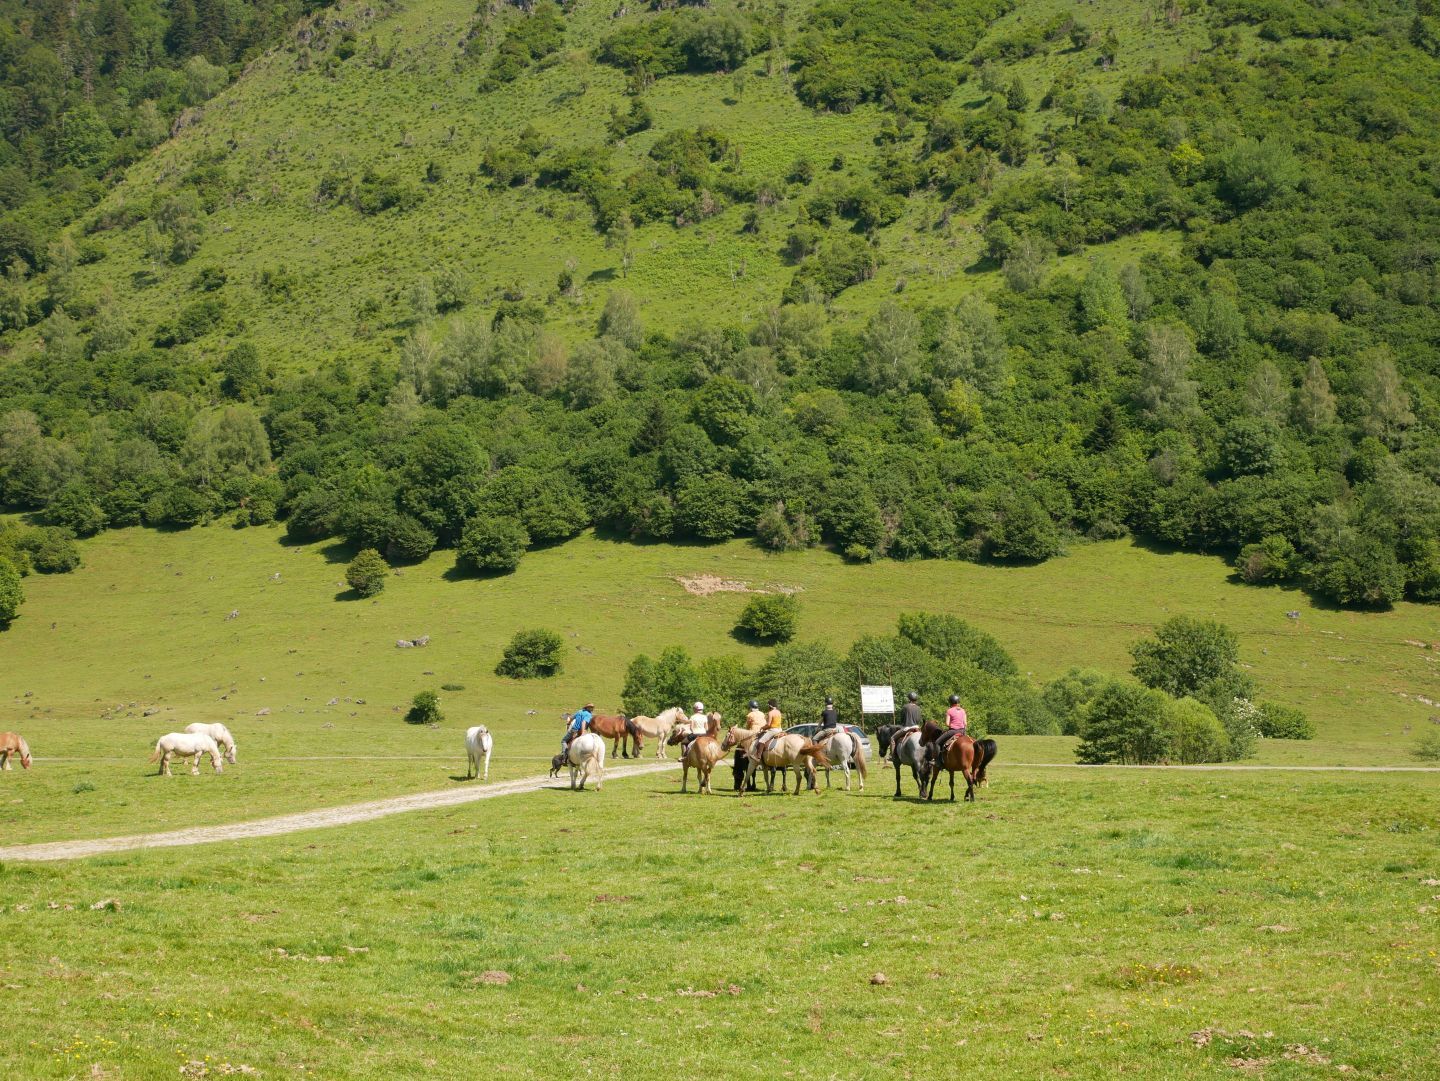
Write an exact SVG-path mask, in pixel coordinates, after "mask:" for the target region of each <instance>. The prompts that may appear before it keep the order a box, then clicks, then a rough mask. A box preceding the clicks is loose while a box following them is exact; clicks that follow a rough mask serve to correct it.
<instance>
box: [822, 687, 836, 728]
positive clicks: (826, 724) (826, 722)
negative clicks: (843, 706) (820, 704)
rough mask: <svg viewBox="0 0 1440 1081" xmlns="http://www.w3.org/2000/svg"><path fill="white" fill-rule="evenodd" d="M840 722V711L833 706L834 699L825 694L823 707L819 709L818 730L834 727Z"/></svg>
mask: <svg viewBox="0 0 1440 1081" xmlns="http://www.w3.org/2000/svg"><path fill="white" fill-rule="evenodd" d="M839 724H840V711H839V710H838V709H836V708H835V699H833V698H831V697H830V696H829V695H828V694H827V695H826V696H825V708H824V709H823V710H821V711H820V731H822V732H823V731H825V730H826V729H827V728H836V727H838V726H839Z"/></svg>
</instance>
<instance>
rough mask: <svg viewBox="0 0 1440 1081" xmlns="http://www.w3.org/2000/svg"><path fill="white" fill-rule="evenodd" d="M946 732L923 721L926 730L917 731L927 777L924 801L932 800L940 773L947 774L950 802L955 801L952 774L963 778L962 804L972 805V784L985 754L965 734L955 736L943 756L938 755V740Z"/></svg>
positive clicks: (929, 722)
mask: <svg viewBox="0 0 1440 1081" xmlns="http://www.w3.org/2000/svg"><path fill="white" fill-rule="evenodd" d="M944 732H945V729H943V728H941V727H940V726H939V725H938V724H936V723H935V722H934V721H926V722H925V726H924V727H923V728H921V730H920V743H921V745H922V746H923V747H924V748H925V764H926V767H927V768H926V771H925V772H926V773H928V775H929V776H928V781H929V784H928V786H927V789H926V793H925V798H926V799H927V800H933V799H934V798H935V782H936V780H937V779H938V778H939V776H940V771H941V770H942V769H943V770H946V771H948V772H949V774H950V799H951V801H952V802H953V801H954V799H955V774H956V773H959V774H960V775H961V776H962V777H964V778H965V802H966V803H973V802H975V784H976V782H977V781H978V780H979V777H980V770H981V768H982V765H981V763H983V762H984V760H985V752H984V750H983V749H981V747H980V745H979V743H978V742H977V741H976V740H975V739H973V738H971V737H970V736H969V735H968V734H961V735H958V736H955V737H954V738H953V739H951V740H950V742H949V743H947V744H946V745H945V750H944V753H943V754H940V753H937V748H938V743H937V740H939V738H940V736H941V735H942V734H944Z"/></svg>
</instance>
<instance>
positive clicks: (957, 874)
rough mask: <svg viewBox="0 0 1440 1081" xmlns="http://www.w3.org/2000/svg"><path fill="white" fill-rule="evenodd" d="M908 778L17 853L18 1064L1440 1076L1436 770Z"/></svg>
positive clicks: (67, 1071)
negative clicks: (947, 788)
mask: <svg viewBox="0 0 1440 1081" xmlns="http://www.w3.org/2000/svg"><path fill="white" fill-rule="evenodd" d="M253 742H255V741H254V740H252V743H253ZM42 765H43V764H42ZM44 768H45V769H46V770H48V769H49V767H44ZM249 768H250V769H254V770H262V769H265V768H266V767H265V766H264V764H263V763H261V762H258V761H255V758H254V756H252V764H251V765H250V766H249ZM237 772H239V771H237ZM41 775H43V774H35V775H34V776H36V777H38V776H41ZM9 779H10V778H8V777H7V778H6V780H7V782H8V780H9ZM227 779H228V777H227V778H222V780H227ZM889 782H890V775H888V774H872V784H871V785H870V786H869V787H868V788H867V789H866V792H865V793H864V794H863V795H861V794H859V793H852V794H849V795H847V794H845V793H844V792H841V791H839V790H836V791H832V792H828V793H823V792H822V794H820V795H818V796H813V795H803V796H800V797H793V796H778V795H777V796H773V797H768V798H767V797H763V796H761V797H755V798H750V797H747V798H746V799H744V800H736V799H735V798H733V797H731V796H730V795H728V794H717V795H715V796H713V797H704V796H697V795H694V794H693V793H692V794H691V795H689V796H681V795H680V794H679V793H678V791H677V785H676V784H675V783H674V779H673V778H671V777H670V776H669V775H652V776H646V777H639V778H633V779H630V780H624V781H615V782H613V783H612V784H610V785H607V786H606V787H605V789H604V791H603V792H601V793H599V794H595V793H586V794H583V795H576V794H572V793H570V792H568V791H540V792H535V793H531V794H528V795H523V796H517V797H507V798H505V799H502V800H490V801H485V802H483V803H479V804H473V805H469V806H465V807H459V808H452V809H449V810H446V811H436V812H424V813H418V814H412V815H404V816H399V817H396V818H390V819H387V820H384V821H382V822H377V823H371V824H368V825H364V826H358V827H353V828H346V829H333V830H324V831H317V832H311V833H302V834H296V835H294V836H289V837H283V838H275V839H270V840H266V841H257V842H240V843H234V844H224V845H209V846H199V847H196V848H192V849H186V850H182V849H172V850H168V851H152V852H143V853H132V854H127V855H123V856H114V857H107V858H99V859H93V860H88V861H82V862H78V863H71V864H46V865H25V864H14V863H12V864H7V865H6V866H4V867H3V868H0V899H3V904H0V935H3V936H4V939H5V941H6V942H7V943H9V944H10V948H8V949H7V950H6V951H5V953H4V955H3V957H0V985H3V986H4V988H5V989H6V1005H7V1010H8V1011H9V1015H10V1018H11V1023H10V1024H9V1025H8V1026H7V1038H6V1040H5V1041H4V1042H3V1044H0V1071H3V1072H4V1075H5V1076H7V1077H16V1078H20V1077H23V1078H27V1079H32V1078H33V1079H42V1078H55V1079H61V1078H73V1077H87V1078H88V1077H125V1078H140V1077H145V1078H158V1077H174V1076H177V1071H178V1072H179V1076H182V1077H197V1076H209V1077H219V1076H226V1075H229V1074H235V1073H240V1072H242V1071H253V1072H254V1073H255V1074H257V1075H258V1076H260V1077H282V1076H283V1077H295V1076H311V1077H327V1078H339V1077H345V1078H374V1079H390V1078H396V1077H421V1076H424V1077H441V1078H461V1077H475V1076H504V1077H583V1076H590V1075H592V1074H610V1075H613V1076H624V1077H644V1078H650V1077H671V1076H675V1075H676V1074H677V1073H679V1074H684V1075H688V1076H713V1077H744V1076H752V1075H753V1076H763V1077H776V1076H779V1077H846V1078H852V1077H861V1078H870V1077H874V1078H880V1077H887V1078H888V1077H956V1076H982V1077H987V1078H1007V1079H1008V1078H1015V1079H1030V1078H1036V1077H1052V1076H1053V1077H1073V1078H1100V1077H1116V1076H1132V1077H1147V1078H1158V1077H1163V1078H1167V1079H1169V1078H1176V1079H1180V1078H1234V1077H1251V1076H1254V1077H1262V1076H1263V1077H1265V1078H1274V1079H1300V1078H1330V1077H1338V1076H1346V1077H1360V1078H1372V1079H1381V1078H1384V1079H1394V1081H1413V1079H1420V1078H1427V1077H1434V1076H1435V1072H1434V1071H1435V1061H1436V1054H1437V1051H1440V1047H1437V1043H1436V1029H1435V1025H1434V1018H1435V1014H1436V1009H1437V1006H1440V996H1437V992H1440V967H1437V966H1440V961H1437V953H1436V949H1437V941H1440V938H1437V933H1436V932H1437V911H1440V848H1437V843H1436V842H1437V838H1440V833H1437V831H1436V829H1435V825H1436V821H1437V812H1440V799H1437V797H1440V779H1437V778H1436V777H1435V776H1433V775H1414V774H1410V775H1402V774H1388V775H1387V774H1371V775H1342V776H1335V775H1331V776H1319V775H1312V774H1288V775H1280V774H1224V773H1212V774H1175V773H1169V774H1158V773H1157V774H1144V775H1139V774H1136V773H1133V772H1120V773H1116V772H1109V771H1106V772H1100V771H1083V770H1079V769H1075V770H1065V771H1056V770H1044V771H1041V770H1034V769H1030V768H1027V767H1024V766H1016V765H1009V766H1005V767H1003V768H997V769H996V770H995V776H994V779H993V787H991V788H990V789H988V790H986V791H984V792H983V793H982V795H981V799H980V801H979V802H978V803H977V804H976V805H974V806H968V805H964V804H950V803H943V804H938V805H932V806H926V805H920V804H916V803H914V802H912V801H910V800H908V799H907V800H906V801H902V802H898V803H897V802H895V801H894V800H893V798H892V796H891V789H890V786H889ZM177 783H178V782H177ZM721 787H722V788H724V787H726V786H725V785H722V786H721ZM96 905H101V907H99V908H95V907H93V906H96ZM17 1019H18V1023H17Z"/></svg>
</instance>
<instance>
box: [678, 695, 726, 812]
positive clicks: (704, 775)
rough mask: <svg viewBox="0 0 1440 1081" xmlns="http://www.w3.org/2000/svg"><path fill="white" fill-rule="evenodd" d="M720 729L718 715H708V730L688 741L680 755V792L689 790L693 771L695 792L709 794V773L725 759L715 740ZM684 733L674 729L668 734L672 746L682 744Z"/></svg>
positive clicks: (718, 742) (718, 743)
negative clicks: (696, 784) (696, 783)
mask: <svg viewBox="0 0 1440 1081" xmlns="http://www.w3.org/2000/svg"><path fill="white" fill-rule="evenodd" d="M719 729H720V715H719V714H718V713H712V714H710V730H709V731H708V732H706V733H705V734H704V735H703V736H696V737H695V738H694V739H692V740H691V741H690V744H689V746H687V747H686V748H685V750H684V751H683V752H681V754H680V769H681V773H680V791H681V792H688V791H689V790H690V788H689V785H690V771H691V770H692V769H693V770H694V771H695V778H696V780H697V781H698V782H699V788H698V789H697V791H699V792H703V793H705V794H707V795H709V794H710V771H711V770H712V769H714V768H715V763H716V762H718V761H720V759H722V758H724V757H725V751H724V749H722V748H721V746H720V741H719V740H718V739H716V738H715V736H716V733H718V731H719ZM684 741H685V733H684V732H682V731H680V730H679V729H676V730H675V731H673V732H671V733H670V743H671V745H672V746H674V745H677V744H680V743H683V742H684Z"/></svg>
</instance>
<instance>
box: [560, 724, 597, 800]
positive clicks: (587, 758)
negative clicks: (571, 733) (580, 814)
mask: <svg viewBox="0 0 1440 1081" xmlns="http://www.w3.org/2000/svg"><path fill="white" fill-rule="evenodd" d="M565 757H566V760H567V761H568V762H569V763H570V787H571V788H572V789H574V788H578V789H580V791H582V792H583V791H585V782H586V780H588V779H589V777H590V771H591V769H592V768H593V769H594V771H595V791H596V792H599V791H600V782H601V781H603V780H604V779H605V741H604V740H603V739H602V738H601V737H599V736H597V735H596V734H595V733H594V732H583V733H581V734H580V735H578V736H576V737H575V738H574V739H572V740H571V741H570V746H569V748H568V749H567V750H566V752H565ZM577 777H578V778H579V779H580V783H579V784H578V785H577V784H576V783H575V779H576V778H577Z"/></svg>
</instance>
